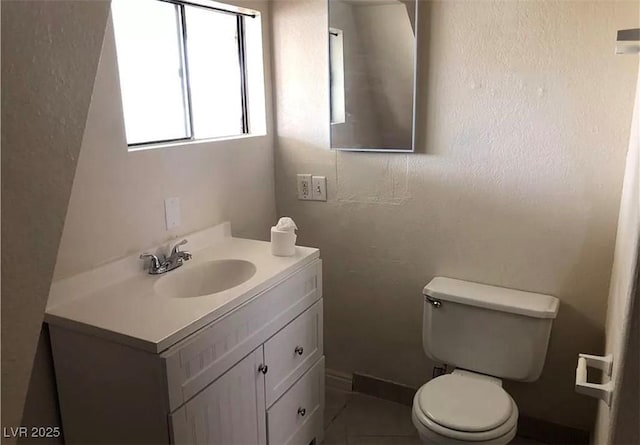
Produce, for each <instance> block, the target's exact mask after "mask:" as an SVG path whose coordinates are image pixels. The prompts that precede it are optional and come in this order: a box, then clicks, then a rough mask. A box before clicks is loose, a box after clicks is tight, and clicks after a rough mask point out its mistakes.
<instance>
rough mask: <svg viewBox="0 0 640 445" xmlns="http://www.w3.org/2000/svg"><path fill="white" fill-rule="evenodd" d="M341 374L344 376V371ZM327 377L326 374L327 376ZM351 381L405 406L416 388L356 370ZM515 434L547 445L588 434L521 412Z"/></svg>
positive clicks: (579, 443)
mask: <svg viewBox="0 0 640 445" xmlns="http://www.w3.org/2000/svg"><path fill="white" fill-rule="evenodd" d="M342 375H343V376H344V374H342ZM328 378H329V376H327V379H328ZM352 381H353V383H352V388H353V391H354V392H359V393H362V394H367V395H370V396H373V397H378V398H380V399H385V400H390V401H392V402H397V403H401V404H403V405H409V406H411V405H412V404H413V396H414V395H415V393H416V391H417V389H416V388H412V387H410V386H407V385H403V384H400V383H396V382H393V381H391V380H385V379H381V378H378V377H373V376H370V375H365V374H359V373H354V374H353V379H352ZM327 382H328V380H327ZM518 436H520V437H525V438H528V439H533V440H536V441H538V442H542V443H547V444H563V445H569V444H571V445H583V444H588V443H589V433H588V432H587V431H583V430H579V429H577V428H572V427H569V426H565V425H559V424H557V423H553V422H549V421H546V420H540V419H535V418H533V417H528V416H526V415H523V414H520V417H519V418H518Z"/></svg>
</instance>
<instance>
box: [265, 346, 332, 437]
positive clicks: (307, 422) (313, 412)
mask: <svg viewBox="0 0 640 445" xmlns="http://www.w3.org/2000/svg"><path fill="white" fill-rule="evenodd" d="M323 410H324V357H321V358H320V360H318V361H317V362H316V363H315V364H314V365H313V367H312V368H311V369H310V370H309V371H308V372H307V373H306V374H305V375H303V376H302V377H301V378H300V380H298V381H297V382H296V383H295V384H294V385H293V386H292V387H291V389H290V390H289V391H287V392H286V393H285V394H284V395H283V396H282V397H281V398H280V399H279V400H278V401H277V402H276V403H275V404H274V405H273V406H272V407H271V408H269V410H268V411H267V431H268V442H269V444H270V445H309V443H310V442H311V441H312V440H313V439H314V438H317V442H319V441H320V439H321V436H322V418H323Z"/></svg>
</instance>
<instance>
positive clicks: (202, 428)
mask: <svg viewBox="0 0 640 445" xmlns="http://www.w3.org/2000/svg"><path fill="white" fill-rule="evenodd" d="M262 363H263V352H262V347H259V348H258V349H256V350H255V351H253V352H252V353H251V354H249V355H248V356H247V357H245V358H244V359H243V360H242V361H240V362H239V363H238V364H236V365H235V366H234V367H233V368H231V369H230V370H229V371H227V372H226V373H225V374H223V375H222V376H221V377H220V378H219V379H218V380H216V381H215V382H213V383H212V384H211V385H209V386H208V387H207V388H205V389H204V390H203V391H202V392H201V393H200V394H198V395H196V396H195V397H194V398H193V399H191V400H190V401H188V402H187V403H186V404H185V405H183V406H182V407H180V408H179V409H178V410H176V411H175V412H174V413H172V414H171V415H170V416H169V417H170V419H169V421H170V424H171V437H172V442H173V443H175V444H180V445H182V444H194V445H195V444H202V445H204V444H207V445H216V444H220V445H249V444H251V445H256V444H260V445H262V444H265V443H266V418H265V409H266V406H265V401H264V375H263V374H262V373H261V372H260V371H258V367H259V366H260V365H261V364H262Z"/></svg>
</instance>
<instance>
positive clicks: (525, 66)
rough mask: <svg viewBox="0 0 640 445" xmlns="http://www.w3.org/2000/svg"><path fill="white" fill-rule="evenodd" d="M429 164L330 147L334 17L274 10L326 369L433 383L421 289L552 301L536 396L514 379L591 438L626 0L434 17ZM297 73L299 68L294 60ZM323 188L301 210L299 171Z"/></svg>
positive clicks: (291, 183) (290, 200) (535, 402)
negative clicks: (322, 197)
mask: <svg viewBox="0 0 640 445" xmlns="http://www.w3.org/2000/svg"><path fill="white" fill-rule="evenodd" d="M420 6H421V11H420V14H419V16H420V17H419V18H420V26H421V29H420V32H421V37H420V42H419V58H420V59H419V63H420V70H421V71H420V74H419V87H418V88H419V93H418V100H419V103H418V110H419V111H418V112H419V114H418V118H417V121H418V127H417V133H418V147H417V150H418V152H417V153H416V154H412V155H399V154H395V155H387V154H363V153H336V152H333V151H330V150H328V149H327V147H328V125H327V119H328V118H327V116H328V114H329V111H328V103H327V97H328V92H327V91H326V85H328V79H327V65H326V55H327V51H328V49H327V43H326V37H325V36H326V29H325V27H326V20H327V10H326V5H325V4H324V2H323V1H321V0H307V1H302V0H301V1H296V2H289V1H276V2H274V3H273V6H272V18H273V24H272V29H273V49H274V79H275V91H276V110H277V116H276V122H277V134H278V136H277V141H276V147H277V149H276V197H277V206H278V213H279V214H280V215H289V216H292V217H293V218H295V220H296V222H297V223H298V226H299V227H300V231H299V242H300V243H301V244H306V245H313V246H318V247H320V249H321V251H322V256H323V258H324V260H325V263H324V264H325V269H324V270H325V272H324V282H325V299H326V301H325V347H326V355H327V366H328V367H329V368H334V369H337V370H340V371H346V372H353V371H359V372H364V373H369V374H373V375H376V376H380V377H384V378H390V379H393V380H396V381H399V382H403V383H406V384H410V385H414V386H417V385H420V384H422V383H424V382H425V381H426V380H427V378H428V376H430V374H431V372H430V368H429V363H428V361H427V359H426V357H425V355H424V353H423V351H422V346H421V343H420V332H421V323H422V319H421V310H422V298H421V295H420V291H421V289H422V287H423V286H424V284H426V283H427V282H428V281H429V280H430V279H431V278H432V277H433V276H435V275H444V276H451V277H456V278H461V279H467V280H473V281H480V282H485V283H491V284H496V285H502V286H507V287H513V288H518V289H526V290H530V291H537V292H546V293H550V294H553V295H557V296H558V297H559V298H560V299H561V301H562V305H561V308H560V313H559V316H558V318H557V320H556V323H555V324H554V328H553V333H552V339H551V344H550V348H549V353H548V356H547V363H546V367H545V370H544V372H543V375H542V377H541V379H540V380H539V381H538V382H536V383H527V384H517V383H512V382H506V387H507V389H508V391H509V392H510V393H511V394H512V395H513V396H514V398H515V399H516V401H517V403H518V405H519V407H520V409H521V411H522V412H523V413H525V414H527V415H529V416H533V417H537V418H541V419H547V420H550V421H554V422H558V423H563V424H566V425H571V426H575V427H580V428H584V429H590V428H591V427H592V423H593V418H594V412H595V411H594V410H595V401H591V400H589V399H586V398H584V397H583V396H580V395H577V394H575V392H574V389H573V384H574V370H575V366H576V359H577V357H576V356H577V353H578V352H592V353H601V352H602V350H603V340H604V339H603V325H604V320H605V312H606V296H607V291H608V284H609V276H610V270H611V263H612V254H613V245H614V239H615V233H616V219H617V215H618V205H619V196H620V189H621V184H622V176H623V171H624V158H625V151H626V146H627V140H628V135H629V117H630V115H631V111H632V107H633V89H634V84H635V80H636V75H637V60H636V59H634V58H628V57H619V56H615V55H614V54H613V48H614V40H615V31H616V30H617V29H620V28H632V27H638V26H639V23H638V21H639V18H638V17H639V13H638V4H637V2H633V1H628V2H624V1H620V2H562V1H557V2H556V1H549V2H466V1H464V2H463V1H459V2H458V1H449V2H433V3H427V2H421V3H420ZM293 60H295V61H296V62H295V63H292V61H293ZM302 172H305V173H313V174H323V175H326V176H327V178H328V198H329V199H328V201H327V202H326V203H318V202H303V201H298V200H296V194H295V174H296V173H302Z"/></svg>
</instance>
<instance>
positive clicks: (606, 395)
mask: <svg viewBox="0 0 640 445" xmlns="http://www.w3.org/2000/svg"><path fill="white" fill-rule="evenodd" d="M587 368H596V369H600V370H602V372H603V374H604V375H606V376H607V377H611V371H612V369H613V356H612V355H611V354H608V355H605V356H604V357H602V356H599V355H589V354H578V366H577V367H576V387H575V388H576V392H577V393H580V394H584V395H586V396H589V397H595V398H596V399H601V400H603V401H604V402H605V403H606V404H607V405H609V406H610V405H611V397H612V396H613V382H612V381H611V380H610V379H609V381H608V382H607V383H589V382H587ZM603 377H604V376H603Z"/></svg>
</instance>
